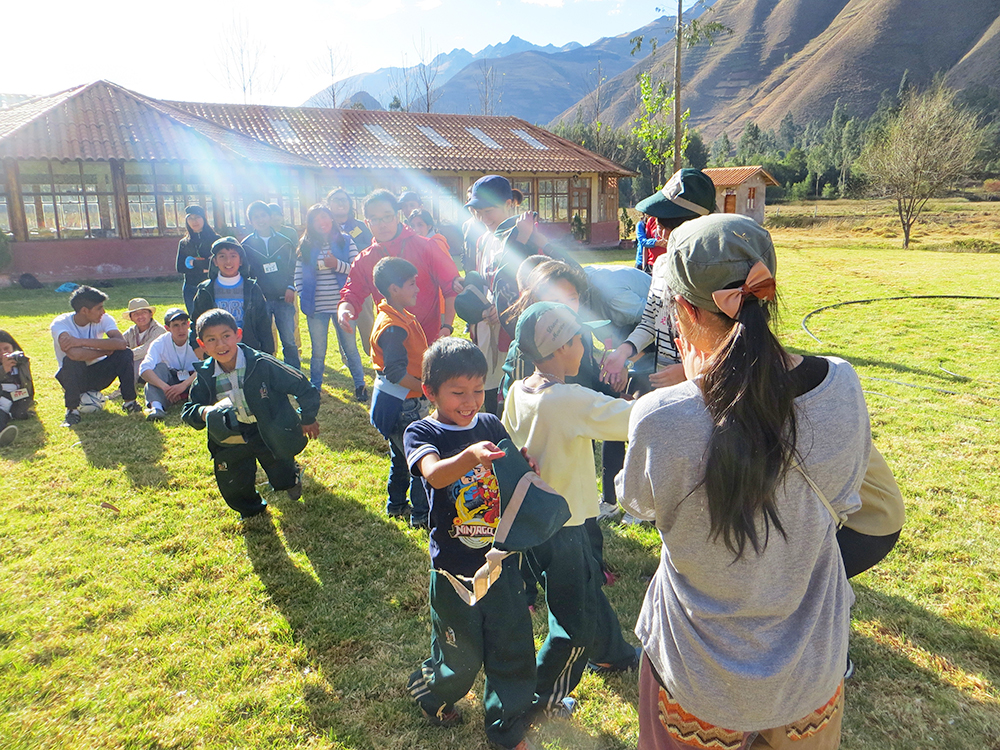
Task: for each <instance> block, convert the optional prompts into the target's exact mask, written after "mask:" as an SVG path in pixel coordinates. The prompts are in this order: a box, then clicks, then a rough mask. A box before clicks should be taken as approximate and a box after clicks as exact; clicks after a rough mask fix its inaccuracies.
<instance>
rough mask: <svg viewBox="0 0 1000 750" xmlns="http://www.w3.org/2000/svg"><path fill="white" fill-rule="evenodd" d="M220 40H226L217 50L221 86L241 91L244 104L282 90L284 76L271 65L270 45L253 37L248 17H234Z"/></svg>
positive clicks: (237, 15) (235, 15)
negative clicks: (268, 60)
mask: <svg viewBox="0 0 1000 750" xmlns="http://www.w3.org/2000/svg"><path fill="white" fill-rule="evenodd" d="M219 39H221V40H223V41H222V42H221V43H220V44H219V45H218V46H217V47H216V49H217V58H218V65H219V73H220V78H221V83H222V84H223V85H224V86H226V88H228V89H229V90H230V91H237V92H239V93H240V95H241V96H242V97H243V103H244V104H249V103H250V102H252V101H255V100H258V99H260V98H261V97H267V96H269V95H271V94H274V93H275V92H276V91H277V90H278V87H279V86H280V85H281V79H282V77H283V75H282V73H281V71H279V70H278V69H277V68H276V67H274V66H273V65H271V66H269V65H268V63H267V46H266V45H265V44H264V43H263V42H262V41H261V40H260V39H259V38H257V37H256V36H255V35H254V34H253V32H252V29H251V27H250V22H249V21H248V20H247V19H246V17H245V16H243V15H241V14H239V13H236V14H234V15H233V18H232V21H231V22H230V23H229V24H228V25H227V26H226V28H225V29H224V30H223V32H222V34H220V35H219Z"/></svg>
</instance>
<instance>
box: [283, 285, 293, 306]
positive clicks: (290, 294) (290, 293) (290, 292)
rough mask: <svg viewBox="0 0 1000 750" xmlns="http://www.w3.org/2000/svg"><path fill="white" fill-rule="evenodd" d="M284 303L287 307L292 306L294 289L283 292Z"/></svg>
mask: <svg viewBox="0 0 1000 750" xmlns="http://www.w3.org/2000/svg"><path fill="white" fill-rule="evenodd" d="M285 302H287V303H288V304H289V305H290V304H292V303H293V302H295V290H294V289H286V290H285Z"/></svg>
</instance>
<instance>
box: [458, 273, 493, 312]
mask: <svg viewBox="0 0 1000 750" xmlns="http://www.w3.org/2000/svg"><path fill="white" fill-rule="evenodd" d="M464 281H465V286H464V287H463V289H462V291H461V292H459V293H458V295H456V297H455V314H456V315H458V317H460V318H461V319H462V320H464V321H466V322H468V323H478V322H479V321H481V320H482V319H483V311H484V310H486V308H488V307H489V306H490V301H489V299H488V298H487V297H486V282H485V281H483V277H482V276H480V275H479V274H478V273H476V272H475V271H470V272H469V273H467V274H465V279H464Z"/></svg>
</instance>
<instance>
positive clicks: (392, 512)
mask: <svg viewBox="0 0 1000 750" xmlns="http://www.w3.org/2000/svg"><path fill="white" fill-rule="evenodd" d="M410 510H411V508H410V505H409V503H403V504H402V505H390V506H389V507H388V508H386V509H385V514H386V515H387V516H389V518H406V517H407V516H409V515H410Z"/></svg>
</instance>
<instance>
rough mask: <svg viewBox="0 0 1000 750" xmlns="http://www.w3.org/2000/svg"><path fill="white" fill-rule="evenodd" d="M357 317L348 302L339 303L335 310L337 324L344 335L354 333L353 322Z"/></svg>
mask: <svg viewBox="0 0 1000 750" xmlns="http://www.w3.org/2000/svg"><path fill="white" fill-rule="evenodd" d="M356 317H357V314H356V313H355V311H354V306H353V305H352V304H351V303H349V302H341V303H340V307H338V308H337V323H339V324H340V329H341V330H342V331H343V332H344V333H352V334H353V333H354V325H353V321H354V319H355V318H356Z"/></svg>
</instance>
